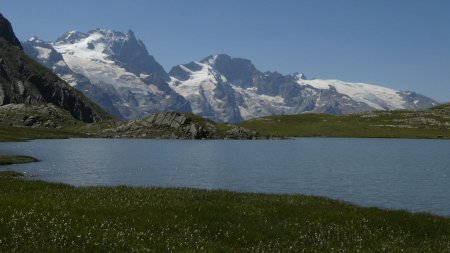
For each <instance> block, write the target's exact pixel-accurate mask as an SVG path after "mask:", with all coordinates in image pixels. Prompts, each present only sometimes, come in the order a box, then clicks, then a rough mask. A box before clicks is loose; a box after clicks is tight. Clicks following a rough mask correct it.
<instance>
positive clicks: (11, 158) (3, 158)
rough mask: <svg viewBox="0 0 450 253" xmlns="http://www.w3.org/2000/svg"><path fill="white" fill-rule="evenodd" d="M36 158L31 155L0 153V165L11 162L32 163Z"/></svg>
mask: <svg viewBox="0 0 450 253" xmlns="http://www.w3.org/2000/svg"><path fill="white" fill-rule="evenodd" d="M37 161H38V160H37V159H36V158H34V157H31V156H23V155H2V154H0V166H1V165H11V164H21V163H32V162H37Z"/></svg>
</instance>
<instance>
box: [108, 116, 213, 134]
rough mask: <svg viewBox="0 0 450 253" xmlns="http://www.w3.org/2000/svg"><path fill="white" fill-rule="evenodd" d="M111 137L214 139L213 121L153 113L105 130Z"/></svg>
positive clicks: (195, 117)
mask: <svg viewBox="0 0 450 253" xmlns="http://www.w3.org/2000/svg"><path fill="white" fill-rule="evenodd" d="M105 134H106V135H108V136H111V137H130V138H166V139H216V138H218V135H217V130H216V127H215V125H214V123H213V122H211V121H208V120H204V119H199V117H197V116H195V115H192V114H187V113H177V112H167V113H158V114H153V115H150V116H148V117H145V118H143V119H139V120H132V121H129V122H128V123H126V124H124V125H122V126H119V127H117V128H115V129H108V130H105Z"/></svg>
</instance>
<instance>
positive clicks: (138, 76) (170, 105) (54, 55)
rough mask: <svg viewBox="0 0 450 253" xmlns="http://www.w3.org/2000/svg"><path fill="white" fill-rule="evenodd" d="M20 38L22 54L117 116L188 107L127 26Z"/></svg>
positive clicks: (187, 108)
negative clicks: (52, 39) (50, 40)
mask: <svg viewBox="0 0 450 253" xmlns="http://www.w3.org/2000/svg"><path fill="white" fill-rule="evenodd" d="M26 44H27V45H29V46H27V48H28V49H27V54H29V55H30V56H32V57H33V58H35V59H36V60H38V61H40V62H41V63H43V64H44V65H46V66H47V67H49V68H51V69H53V71H54V72H55V73H57V74H58V75H59V76H60V77H61V78H63V79H64V80H66V81H67V82H68V83H70V84H71V85H73V86H75V87H76V88H78V89H80V90H81V91H82V92H83V93H85V94H86V95H87V96H89V97H90V98H91V99H93V100H94V101H95V102H97V103H98V104H99V105H101V106H102V107H103V108H105V109H106V110H108V111H109V112H110V113H112V114H114V115H116V116H118V117H120V118H124V119H132V118H139V117H142V116H145V115H147V114H150V113H156V112H161V111H179V112H191V108H190V105H189V103H188V102H187V101H186V100H185V99H184V98H183V97H181V96H180V95H178V94H177V93H175V92H174V91H173V90H172V89H171V88H170V87H169V85H168V83H167V81H169V76H168V74H167V73H166V72H165V70H164V69H163V67H162V66H161V65H160V64H159V63H158V62H156V60H155V59H154V58H153V57H152V56H151V55H150V54H149V53H148V51H147V49H146V47H145V45H144V43H143V42H142V41H141V40H139V39H137V38H136V36H135V34H134V32H133V31H131V30H129V31H128V32H127V33H123V32H120V31H114V30H110V29H95V30H92V31H89V32H87V33H82V32H78V31H70V32H67V33H65V34H64V35H62V36H61V37H60V38H58V39H57V40H56V41H55V42H54V43H45V42H41V41H40V40H37V39H30V40H28V41H27V42H26ZM58 57H59V58H58Z"/></svg>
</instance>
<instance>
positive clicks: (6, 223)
mask: <svg viewBox="0 0 450 253" xmlns="http://www.w3.org/2000/svg"><path fill="white" fill-rule="evenodd" d="M0 175H1V174H0ZM148 250H150V251H156V252H162V251H164V252H165V251H221V252H222V251H233V252H237V251H252V252H255V251H259V252H261V251H267V252H276V251H284V252H286V251H292V252H299V251H302V250H305V251H306V252H357V251H365V252H369V251H370V252H383V251H389V252H400V251H406V252H448V251H449V250H450V219H448V218H443V217H438V216H433V215H428V214H412V213H408V212H404V211H387V210H381V209H376V208H361V207H357V206H354V205H350V204H346V203H343V202H339V201H334V200H329V199H326V198H321V197H310V196H299V195H297V196H293V195H266V194H249V193H235V192H225V191H205V190H193V189H163V188H131V187H88V188H85V187H72V186H68V185H64V184H53V183H46V182H42V181H27V180H22V179H12V178H4V177H1V176H0V251H2V252H10V251H19V252H30V251H40V252H58V251H66V252H68V251H75V252H80V251H84V252H87V251H90V252H96V251H129V252H132V251H148Z"/></svg>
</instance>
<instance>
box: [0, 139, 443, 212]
mask: <svg viewBox="0 0 450 253" xmlns="http://www.w3.org/2000/svg"><path fill="white" fill-rule="evenodd" d="M0 153H6V154H22V155H31V156H34V157H36V158H38V159H40V160H41V162H39V163H31V164H22V165H12V166H6V167H1V168H0V170H6V169H13V170H16V171H20V172H26V173H30V174H35V175H37V177H36V178H37V179H43V180H47V181H53V182H63V183H68V184H71V185H76V186H91V185H131V186H162V187H194V188H203V189H226V190H232V191H240V192H262V193H289V194H307V195H319V196H326V197H330V198H333V199H341V200H345V201H349V202H352V203H356V204H359V205H363V206H378V207H383V208H393V209H407V210H410V211H419V212H431V213H434V214H439V215H445V216H450V141H442V140H441V141H439V140H399V139H339V138H336V139H335V138H300V139H295V140H282V141H265V140H258V141H220V140H219V141H175V140H128V139H69V140H35V141H30V142H23V143H0Z"/></svg>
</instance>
